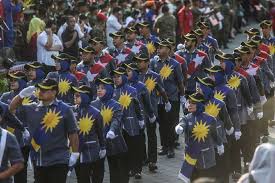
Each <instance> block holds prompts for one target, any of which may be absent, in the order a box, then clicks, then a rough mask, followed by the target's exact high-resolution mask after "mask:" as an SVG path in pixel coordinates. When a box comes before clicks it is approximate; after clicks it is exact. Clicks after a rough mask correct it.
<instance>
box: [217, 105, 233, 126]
mask: <svg viewBox="0 0 275 183" xmlns="http://www.w3.org/2000/svg"><path fill="white" fill-rule="evenodd" d="M219 118H220V119H221V120H222V122H223V123H224V127H225V129H227V130H230V128H231V127H233V124H232V121H231V118H230V116H229V114H228V111H227V109H226V106H225V105H224V106H223V107H222V108H221V111H220V113H219Z"/></svg>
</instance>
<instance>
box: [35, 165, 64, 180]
mask: <svg viewBox="0 0 275 183" xmlns="http://www.w3.org/2000/svg"><path fill="white" fill-rule="evenodd" d="M34 169H35V170H34V178H35V182H37V183H49V182H50V183H66V178H67V173H68V165H65V164H57V165H53V166H48V167H34Z"/></svg>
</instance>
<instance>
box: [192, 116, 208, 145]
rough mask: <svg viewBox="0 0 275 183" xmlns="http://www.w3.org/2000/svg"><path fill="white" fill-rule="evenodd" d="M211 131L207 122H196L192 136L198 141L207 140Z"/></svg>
mask: <svg viewBox="0 0 275 183" xmlns="http://www.w3.org/2000/svg"><path fill="white" fill-rule="evenodd" d="M208 132H209V125H207V124H206V122H202V121H200V122H196V124H195V126H194V127H193V129H192V137H194V138H195V140H197V141H198V142H201V141H203V142H204V141H205V139H206V138H207V135H208Z"/></svg>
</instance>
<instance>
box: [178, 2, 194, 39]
mask: <svg viewBox="0 0 275 183" xmlns="http://www.w3.org/2000/svg"><path fill="white" fill-rule="evenodd" d="M178 21H179V22H178V24H179V33H181V35H185V34H187V33H189V32H190V31H191V29H192V26H193V14H192V11H191V10H190V9H189V8H188V7H186V6H183V7H182V8H181V9H180V10H179V12H178Z"/></svg>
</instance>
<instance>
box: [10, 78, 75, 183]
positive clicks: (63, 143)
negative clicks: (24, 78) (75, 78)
mask: <svg viewBox="0 0 275 183" xmlns="http://www.w3.org/2000/svg"><path fill="white" fill-rule="evenodd" d="M37 87H38V88H39V100H40V101H39V103H31V104H30V105H22V102H23V98H25V97H29V96H31V95H32V93H33V92H34V91H35V87H34V86H29V87H27V88H25V89H23V90H22V91H21V92H20V93H19V94H18V95H16V96H15V97H14V98H13V100H12V101H11V103H10V105H9V109H10V111H11V112H14V111H16V110H17V109H18V107H20V106H21V108H22V114H23V115H24V121H26V122H27V126H28V127H29V131H30V134H31V153H30V154H31V160H32V162H33V165H34V169H35V170H34V172H35V174H34V177H35V181H36V182H39V183H44V182H45V183H46V182H53V183H65V182H66V177H67V172H68V166H70V167H73V166H74V164H75V163H76V161H77V159H78V157H79V153H78V135H77V126H76V120H75V117H74V114H73V112H72V110H71V108H70V107H69V106H68V105H67V104H65V103H64V102H62V101H59V100H57V99H56V97H57V93H58V83H57V82H56V81H55V80H52V79H45V80H43V81H42V82H41V83H39V84H38V85H37ZM68 140H69V141H70V146H71V147H72V153H71V155H70V150H69V146H68Z"/></svg>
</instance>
